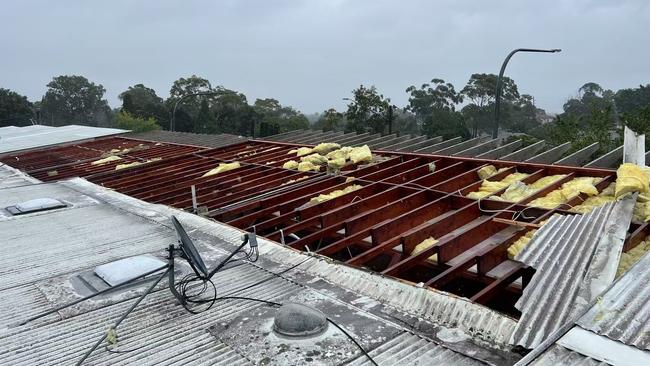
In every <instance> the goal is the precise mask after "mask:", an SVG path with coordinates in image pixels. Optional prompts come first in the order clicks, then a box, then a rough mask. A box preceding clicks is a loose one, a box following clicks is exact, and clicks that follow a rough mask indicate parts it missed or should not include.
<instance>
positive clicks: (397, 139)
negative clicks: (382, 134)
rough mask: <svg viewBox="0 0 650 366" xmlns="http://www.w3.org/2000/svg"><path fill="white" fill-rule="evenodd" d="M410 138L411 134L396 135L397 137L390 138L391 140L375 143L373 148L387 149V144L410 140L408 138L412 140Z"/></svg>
mask: <svg viewBox="0 0 650 366" xmlns="http://www.w3.org/2000/svg"><path fill="white" fill-rule="evenodd" d="M410 139H411V135H403V136H399V137H395V138H392V139H390V140H386V141H383V142H380V143H377V144H375V145H374V146H373V148H374V149H375V150H385V148H386V147H387V146H390V145H395V144H397V143H400V142H404V141H408V140H410Z"/></svg>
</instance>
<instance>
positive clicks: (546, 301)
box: [511, 203, 614, 348]
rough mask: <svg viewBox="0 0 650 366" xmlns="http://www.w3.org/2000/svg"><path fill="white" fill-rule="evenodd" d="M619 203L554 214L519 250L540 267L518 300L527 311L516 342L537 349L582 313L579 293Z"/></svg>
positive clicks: (514, 337) (522, 256) (521, 257)
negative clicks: (578, 313) (563, 214)
mask: <svg viewBox="0 0 650 366" xmlns="http://www.w3.org/2000/svg"><path fill="white" fill-rule="evenodd" d="M613 208H614V204H613V203H608V204H606V205H603V206H601V207H599V208H597V209H595V210H594V211H592V212H590V213H588V214H585V215H567V216H560V215H554V216H553V217H551V219H550V220H549V221H548V222H547V223H546V224H545V225H544V226H542V228H541V229H539V230H538V231H537V232H536V233H535V235H534V236H533V238H532V239H531V241H530V242H529V243H528V245H527V246H526V248H525V249H524V250H522V252H521V253H519V254H518V255H517V257H516V258H515V259H517V260H519V261H521V262H523V263H525V264H527V265H529V266H531V267H534V268H536V269H537V272H536V274H535V275H534V276H533V278H532V280H531V282H530V284H529V285H528V286H527V287H526V288H525V289H524V292H523V294H522V296H521V298H519V301H518V302H517V305H516V306H517V308H518V309H519V310H521V312H522V315H521V318H520V319H519V322H518V323H517V327H516V329H515V331H514V333H513V335H512V338H511V343H512V344H516V345H522V346H524V347H527V348H534V347H536V346H537V345H539V344H540V343H541V342H542V340H544V339H545V338H546V337H547V336H548V335H549V334H551V333H552V332H553V331H554V330H556V329H558V328H559V327H560V326H562V325H563V324H565V323H566V322H567V320H568V319H570V317H571V315H572V314H573V315H575V314H576V313H577V312H579V310H580V309H581V307H580V306H578V305H579V304H576V300H577V296H578V292H579V290H580V287H581V286H584V285H585V284H584V282H583V280H584V275H585V272H586V270H587V268H588V267H589V263H590V261H591V258H592V256H593V252H594V250H595V249H596V245H597V244H598V238H599V237H600V234H601V233H602V230H603V229H604V227H605V224H606V223H607V220H608V218H609V216H610V213H611V211H612V209H613ZM588 301H589V300H587V302H583V303H582V305H583V308H584V306H586V305H587V303H588Z"/></svg>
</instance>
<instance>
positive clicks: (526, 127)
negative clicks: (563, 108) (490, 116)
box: [503, 94, 545, 133]
mask: <svg viewBox="0 0 650 366" xmlns="http://www.w3.org/2000/svg"><path fill="white" fill-rule="evenodd" d="M506 108H507V109H506V113H507V114H508V115H509V118H507V119H506V121H505V123H504V124H503V127H504V128H505V129H506V130H508V131H515V132H524V133H528V132H530V131H532V130H534V129H536V128H538V127H539V126H540V123H539V121H538V120H537V113H538V112H540V113H545V112H544V110H540V109H538V108H537V107H535V104H534V100H533V97H532V96H530V95H528V94H522V95H521V96H520V97H519V98H518V99H517V100H516V101H514V102H513V103H511V104H509V105H507V107H506Z"/></svg>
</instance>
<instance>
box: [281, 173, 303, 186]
mask: <svg viewBox="0 0 650 366" xmlns="http://www.w3.org/2000/svg"><path fill="white" fill-rule="evenodd" d="M307 178H309V177H308V176H306V175H305V176H302V177H300V178H296V179H289V180H288V181H286V182H284V183H282V184H280V185H281V186H285V185H287V184H291V183H296V182H300V181H301V180H305V179H307Z"/></svg>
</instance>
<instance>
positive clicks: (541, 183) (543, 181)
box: [530, 174, 566, 190]
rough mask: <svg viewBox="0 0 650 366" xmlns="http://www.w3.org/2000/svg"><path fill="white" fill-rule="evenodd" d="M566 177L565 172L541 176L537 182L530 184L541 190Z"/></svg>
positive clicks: (531, 186)
mask: <svg viewBox="0 0 650 366" xmlns="http://www.w3.org/2000/svg"><path fill="white" fill-rule="evenodd" d="M564 177H566V175H564V174H558V175H547V176H546V177H541V178H539V179H538V180H536V181H535V182H533V183H531V184H530V188H533V189H535V190H540V189H542V188H545V187H548V186H550V185H551V184H553V183H555V182H557V181H558V180H560V179H562V178H564Z"/></svg>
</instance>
